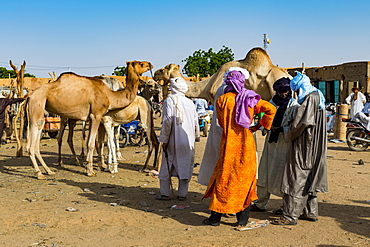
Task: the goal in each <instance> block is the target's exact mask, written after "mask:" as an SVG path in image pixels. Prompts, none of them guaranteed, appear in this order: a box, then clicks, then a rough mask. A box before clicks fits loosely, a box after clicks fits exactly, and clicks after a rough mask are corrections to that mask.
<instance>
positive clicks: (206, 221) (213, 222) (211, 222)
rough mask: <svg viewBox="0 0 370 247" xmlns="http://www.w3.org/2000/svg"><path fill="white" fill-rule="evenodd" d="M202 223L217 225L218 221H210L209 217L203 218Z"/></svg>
mask: <svg viewBox="0 0 370 247" xmlns="http://www.w3.org/2000/svg"><path fill="white" fill-rule="evenodd" d="M202 223H203V224H204V225H209V226H219V225H220V221H212V220H210V219H209V218H207V219H205V220H203V221H202Z"/></svg>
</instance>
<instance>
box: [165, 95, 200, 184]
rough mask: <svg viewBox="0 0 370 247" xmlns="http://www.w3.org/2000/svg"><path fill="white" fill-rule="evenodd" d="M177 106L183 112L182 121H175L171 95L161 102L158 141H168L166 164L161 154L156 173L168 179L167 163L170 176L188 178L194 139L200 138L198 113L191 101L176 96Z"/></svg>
mask: <svg viewBox="0 0 370 247" xmlns="http://www.w3.org/2000/svg"><path fill="white" fill-rule="evenodd" d="M178 107H179V108H181V109H182V112H183V123H181V124H178V123H177V121H176V111H177V110H176V107H175V104H174V101H173V100H172V98H171V97H167V98H166V100H165V101H164V102H163V117H162V128H161V133H160V135H159V141H160V142H163V143H168V147H167V153H168V164H167V161H166V158H165V154H164V153H163V154H162V165H161V169H160V172H159V175H158V178H159V179H161V180H169V173H168V165H169V166H170V170H171V171H172V174H171V175H172V176H177V177H179V179H188V180H190V178H191V176H192V173H193V168H194V155H195V140H196V138H197V139H199V138H200V132H199V123H198V115H197V113H196V110H195V106H194V103H193V101H191V100H190V99H188V98H186V97H185V96H179V97H178Z"/></svg>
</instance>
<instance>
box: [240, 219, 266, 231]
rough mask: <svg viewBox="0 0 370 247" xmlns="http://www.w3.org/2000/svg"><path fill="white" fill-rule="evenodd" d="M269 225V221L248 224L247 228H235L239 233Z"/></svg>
mask: <svg viewBox="0 0 370 247" xmlns="http://www.w3.org/2000/svg"><path fill="white" fill-rule="evenodd" d="M269 223H270V221H269V220H259V221H251V222H248V224H246V225H245V226H242V225H238V226H237V227H236V228H235V230H237V231H246V230H251V229H255V228H259V227H264V226H267V225H268V224H269Z"/></svg>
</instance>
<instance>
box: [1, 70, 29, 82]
mask: <svg viewBox="0 0 370 247" xmlns="http://www.w3.org/2000/svg"><path fill="white" fill-rule="evenodd" d="M9 75H10V78H16V77H17V76H16V74H15V72H14V70H7V69H6V68H4V67H0V78H2V79H7V78H9ZM24 77H35V76H34V75H32V74H29V73H24Z"/></svg>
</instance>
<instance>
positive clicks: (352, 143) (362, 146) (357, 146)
mask: <svg viewBox="0 0 370 247" xmlns="http://www.w3.org/2000/svg"><path fill="white" fill-rule="evenodd" d="M354 137H359V138H363V139H368V136H367V134H366V133H365V132H363V131H362V130H359V129H358V130H352V131H351V132H349V133H348V135H347V145H348V147H349V148H350V149H351V150H353V151H365V150H366V149H367V147H368V146H369V143H368V142H364V141H360V140H356V139H354Z"/></svg>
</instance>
